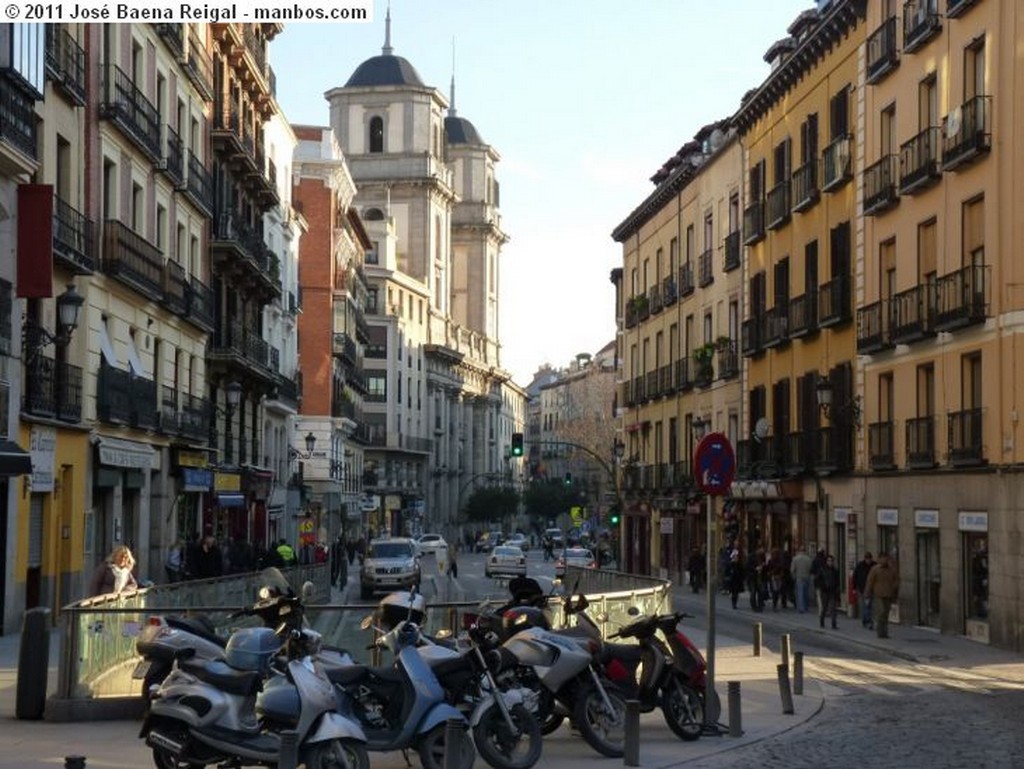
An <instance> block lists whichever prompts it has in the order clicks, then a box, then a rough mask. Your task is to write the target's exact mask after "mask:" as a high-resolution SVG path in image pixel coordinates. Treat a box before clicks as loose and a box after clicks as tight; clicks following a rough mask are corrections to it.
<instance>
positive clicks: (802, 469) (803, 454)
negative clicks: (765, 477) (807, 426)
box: [783, 430, 816, 475]
mask: <svg viewBox="0 0 1024 769" xmlns="http://www.w3.org/2000/svg"><path fill="white" fill-rule="evenodd" d="M815 438H816V435H815V433H814V432H812V431H810V430H797V431H795V432H791V433H789V434H788V435H787V436H786V463H785V464H784V465H783V471H784V472H785V473H786V474H787V475H800V474H802V473H808V472H811V470H813V469H814V463H813V459H814V449H815Z"/></svg>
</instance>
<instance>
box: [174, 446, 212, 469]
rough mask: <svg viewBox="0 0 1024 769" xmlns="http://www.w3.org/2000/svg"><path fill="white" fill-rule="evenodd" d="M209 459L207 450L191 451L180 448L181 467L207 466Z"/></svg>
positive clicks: (179, 460)
mask: <svg viewBox="0 0 1024 769" xmlns="http://www.w3.org/2000/svg"><path fill="white" fill-rule="evenodd" d="M207 464H208V459H207V456H206V452H205V451H189V450H188V449H178V466H179V467H206V465H207Z"/></svg>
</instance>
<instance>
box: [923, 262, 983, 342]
mask: <svg viewBox="0 0 1024 769" xmlns="http://www.w3.org/2000/svg"><path fill="white" fill-rule="evenodd" d="M988 297H989V268H988V266H986V265H984V264H974V265H968V266H967V267H961V268H960V269H959V270H956V271H955V272H951V273H949V274H947V275H943V276H942V277H941V278H939V279H938V280H937V281H936V282H935V330H936V331H956V330H957V329H960V328H964V327H966V326H973V325H976V324H978V323H984V322H985V319H986V318H987V317H988Z"/></svg>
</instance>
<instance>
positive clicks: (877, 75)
mask: <svg viewBox="0 0 1024 769" xmlns="http://www.w3.org/2000/svg"><path fill="white" fill-rule="evenodd" d="M867 54H868V57H867V58H868V61H867V82H868V85H873V84H874V83H877V82H878V81H879V80H881V79H882V78H883V77H885V76H886V75H888V74H889V73H890V72H892V71H893V70H894V69H896V67H898V66H899V65H900V55H899V50H898V47H897V43H896V17H895V16H890V17H889V18H888V19H886V20H885V21H883V22H882V24H881V26H879V27H878V29H876V30H875V31H874V32H872V33H871V34H870V35H869V36H868V43H867Z"/></svg>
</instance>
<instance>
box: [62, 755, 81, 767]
mask: <svg viewBox="0 0 1024 769" xmlns="http://www.w3.org/2000/svg"><path fill="white" fill-rule="evenodd" d="M64 769H85V756H64Z"/></svg>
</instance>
